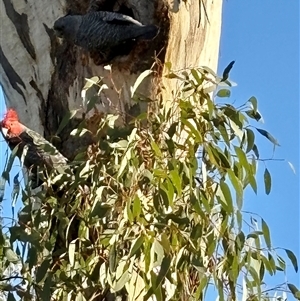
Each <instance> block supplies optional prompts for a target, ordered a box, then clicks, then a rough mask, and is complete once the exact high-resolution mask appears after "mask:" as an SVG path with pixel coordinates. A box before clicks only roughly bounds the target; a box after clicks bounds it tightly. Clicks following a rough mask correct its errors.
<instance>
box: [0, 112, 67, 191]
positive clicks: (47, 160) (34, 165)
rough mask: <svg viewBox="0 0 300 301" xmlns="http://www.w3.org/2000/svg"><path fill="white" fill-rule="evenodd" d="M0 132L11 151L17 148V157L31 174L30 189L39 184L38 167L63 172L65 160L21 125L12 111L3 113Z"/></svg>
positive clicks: (48, 143) (55, 150) (50, 145)
mask: <svg viewBox="0 0 300 301" xmlns="http://www.w3.org/2000/svg"><path fill="white" fill-rule="evenodd" d="M0 131H1V133H2V135H3V137H4V139H5V141H6V142H7V144H8V146H9V147H10V149H11V150H14V149H15V148H16V147H17V151H16V154H17V156H18V157H19V158H20V160H21V161H22V162H23V164H24V166H25V167H26V168H27V169H28V170H29V171H31V173H33V177H32V188H35V187H37V186H39V185H40V184H41V183H38V181H37V179H38V177H37V172H38V167H41V168H45V169H46V170H47V171H48V172H50V171H51V170H53V169H58V170H60V169H61V168H62V170H63V169H65V167H66V166H67V159H66V158H65V157H64V156H63V155H62V154H61V153H60V152H59V151H58V150H57V149H56V148H55V147H54V146H53V145H52V144H51V143H50V142H49V141H47V140H46V139H45V138H44V137H42V136H41V135H40V134H39V133H37V132H35V131H33V130H31V129H29V128H27V127H26V126H25V125H24V124H22V123H21V122H20V120H19V117H18V114H17V112H16V111H15V110H14V109H9V110H8V111H7V112H6V113H5V115H4V118H3V120H2V121H0ZM34 180H36V183H34Z"/></svg>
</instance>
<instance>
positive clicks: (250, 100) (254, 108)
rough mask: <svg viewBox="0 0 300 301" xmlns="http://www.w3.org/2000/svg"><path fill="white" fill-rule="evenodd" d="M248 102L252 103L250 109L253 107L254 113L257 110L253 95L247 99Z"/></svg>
mask: <svg viewBox="0 0 300 301" xmlns="http://www.w3.org/2000/svg"><path fill="white" fill-rule="evenodd" d="M248 102H251V104H252V109H253V111H254V113H256V112H257V99H256V98H255V97H254V96H252V97H251V98H250V99H249V100H248Z"/></svg>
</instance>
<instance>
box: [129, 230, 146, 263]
mask: <svg viewBox="0 0 300 301" xmlns="http://www.w3.org/2000/svg"><path fill="white" fill-rule="evenodd" d="M143 243H144V236H142V235H141V236H139V237H138V238H137V239H136V240H135V241H134V242H133V243H132V245H131V250H130V252H129V258H130V257H132V256H133V255H135V254H136V253H137V251H138V250H140V248H141V247H142V245H143Z"/></svg>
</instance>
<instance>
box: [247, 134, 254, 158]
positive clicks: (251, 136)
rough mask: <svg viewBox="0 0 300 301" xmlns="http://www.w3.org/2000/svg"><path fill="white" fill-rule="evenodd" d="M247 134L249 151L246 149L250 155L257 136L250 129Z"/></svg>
mask: <svg viewBox="0 0 300 301" xmlns="http://www.w3.org/2000/svg"><path fill="white" fill-rule="evenodd" d="M246 132H247V149H246V153H249V152H250V151H251V150H252V149H253V146H254V140H255V135H254V133H253V131H252V130H250V129H246Z"/></svg>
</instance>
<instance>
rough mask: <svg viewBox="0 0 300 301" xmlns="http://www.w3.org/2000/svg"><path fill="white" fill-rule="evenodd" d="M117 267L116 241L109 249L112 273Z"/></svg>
mask: <svg viewBox="0 0 300 301" xmlns="http://www.w3.org/2000/svg"><path fill="white" fill-rule="evenodd" d="M116 268H117V246H116V243H115V242H114V243H113V244H112V246H111V247H110V251H109V270H110V272H111V273H114V272H115V271H116Z"/></svg>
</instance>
